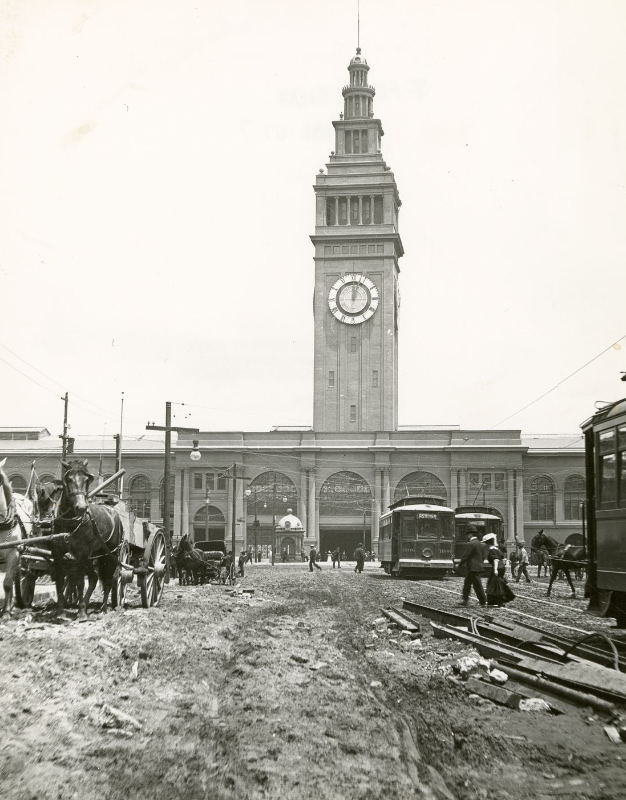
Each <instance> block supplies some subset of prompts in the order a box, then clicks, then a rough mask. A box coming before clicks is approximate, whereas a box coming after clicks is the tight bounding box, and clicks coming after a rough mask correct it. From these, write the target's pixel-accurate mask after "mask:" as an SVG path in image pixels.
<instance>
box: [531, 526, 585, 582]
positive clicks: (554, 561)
mask: <svg viewBox="0 0 626 800" xmlns="http://www.w3.org/2000/svg"><path fill="white" fill-rule="evenodd" d="M530 546H531V549H533V550H539V549H540V548H541V547H545V548H546V550H547V551H548V553H550V561H551V564H550V582H549V584H548V591H547V592H546V597H550V592H551V591H552V584H553V583H554V581H555V580H556V576H557V575H558V574H559V571H560V570H563V574H564V575H565V578H566V580H567V582H568V583H569V586H570V589H571V590H572V594H571V597H572V598H575V597H576V589H575V588H574V584H573V582H572V578H571V575H570V570H578V569H580V568H581V566H585V564H586V561H587V548H586V547H581V546H577V545H571V544H559V542H557V541H556V540H555V539H552V538H551V537H550V536H546V534H545V533H544V532H543V531H539V533H538V534H537V535H536V536H535V537H534V538H533V539H532V541H531V543H530Z"/></svg>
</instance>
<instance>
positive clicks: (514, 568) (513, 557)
mask: <svg viewBox="0 0 626 800" xmlns="http://www.w3.org/2000/svg"><path fill="white" fill-rule="evenodd" d="M518 561H519V556H518V555H517V550H513V552H512V553H511V555H510V556H509V563H510V564H511V577H512V578H515V573H516V572H517V562H518Z"/></svg>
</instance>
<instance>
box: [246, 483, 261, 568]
mask: <svg viewBox="0 0 626 800" xmlns="http://www.w3.org/2000/svg"><path fill="white" fill-rule="evenodd" d="M257 489H258V487H257V486H255V487H254V489H246V491H245V495H246V497H250V495H251V494H252V492H254V522H253V523H252V527H253V528H254V560H255V561H256V558H257V531H258V529H259V524H260V523H259V519H258V517H257V502H258V499H259V498H258V496H257Z"/></svg>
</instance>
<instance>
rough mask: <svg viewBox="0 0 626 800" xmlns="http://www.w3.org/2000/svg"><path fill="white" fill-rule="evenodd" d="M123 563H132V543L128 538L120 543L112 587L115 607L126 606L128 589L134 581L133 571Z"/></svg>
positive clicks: (112, 600)
mask: <svg viewBox="0 0 626 800" xmlns="http://www.w3.org/2000/svg"><path fill="white" fill-rule="evenodd" d="M122 563H124V564H128V563H130V545H129V544H128V541H127V540H126V539H124V541H123V542H122V544H121V545H120V552H119V556H118V565H117V567H116V569H115V575H114V576H113V585H112V587H111V605H112V606H113V608H117V607H118V606H119V607H120V608H126V590H127V588H128V584H129V583H132V580H133V573H132V572H131V571H130V570H129V569H124V567H123V566H122Z"/></svg>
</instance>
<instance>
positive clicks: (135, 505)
mask: <svg viewBox="0 0 626 800" xmlns="http://www.w3.org/2000/svg"><path fill="white" fill-rule="evenodd" d="M128 494H129V505H130V507H131V509H132V510H133V511H134V512H135V514H137V516H138V517H144V518H146V519H150V481H149V480H148V479H147V478H146V476H145V475H137V476H136V477H134V478H131V480H130V485H129V491H128Z"/></svg>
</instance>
